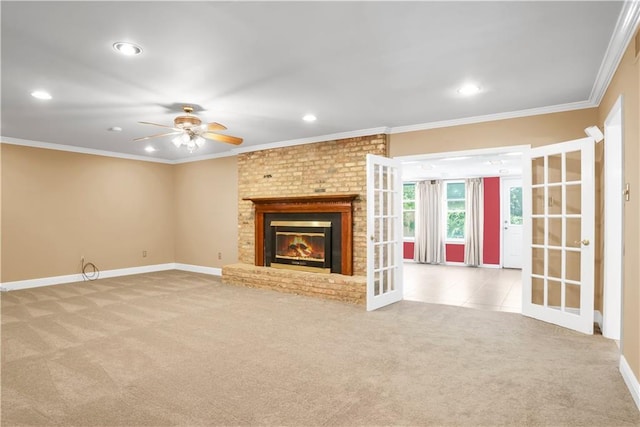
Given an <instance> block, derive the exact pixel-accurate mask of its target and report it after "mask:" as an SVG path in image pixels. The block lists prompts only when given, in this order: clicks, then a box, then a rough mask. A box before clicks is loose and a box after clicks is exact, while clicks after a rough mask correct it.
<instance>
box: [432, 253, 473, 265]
mask: <svg viewBox="0 0 640 427" xmlns="http://www.w3.org/2000/svg"><path fill="white" fill-rule="evenodd" d="M445 252H446V251H445ZM445 255H446V254H445ZM438 265H453V266H457V267H469V266H468V265H467V264H465V263H464V262H458V261H445V262H444V263H443V264H438Z"/></svg>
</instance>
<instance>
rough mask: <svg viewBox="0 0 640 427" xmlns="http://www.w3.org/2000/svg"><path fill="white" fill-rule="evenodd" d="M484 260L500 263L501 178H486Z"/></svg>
mask: <svg viewBox="0 0 640 427" xmlns="http://www.w3.org/2000/svg"><path fill="white" fill-rule="evenodd" d="M483 182H484V240H483V242H482V245H483V246H482V262H483V263H484V264H500V178H498V177H496V178H484V179H483Z"/></svg>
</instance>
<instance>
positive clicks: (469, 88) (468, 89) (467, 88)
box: [458, 84, 480, 96]
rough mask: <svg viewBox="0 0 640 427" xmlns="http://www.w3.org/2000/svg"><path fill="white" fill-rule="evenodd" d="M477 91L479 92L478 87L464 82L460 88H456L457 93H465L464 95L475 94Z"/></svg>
mask: <svg viewBox="0 0 640 427" xmlns="http://www.w3.org/2000/svg"><path fill="white" fill-rule="evenodd" d="M478 92H480V87H479V86H478V85H474V84H466V85H464V86H462V87H461V88H460V89H458V93H459V94H460V95H466V96H468V95H475V94H476V93H478Z"/></svg>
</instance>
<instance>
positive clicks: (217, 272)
mask: <svg viewBox="0 0 640 427" xmlns="http://www.w3.org/2000/svg"><path fill="white" fill-rule="evenodd" d="M174 266H175V269H176V270H182V271H190V272H192V273H202V274H209V275H211V276H222V269H221V268H216V267H204V266H201V265H193V264H180V263H175V264H174Z"/></svg>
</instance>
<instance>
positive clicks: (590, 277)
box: [522, 138, 595, 334]
mask: <svg viewBox="0 0 640 427" xmlns="http://www.w3.org/2000/svg"><path fill="white" fill-rule="evenodd" d="M523 184H524V185H523V208H524V215H523V216H524V230H525V231H524V237H525V245H524V263H523V275H522V276H523V285H522V314H524V315H526V316H530V317H534V318H536V319H539V320H543V321H545V322H550V323H554V324H556V325H559V326H563V327H566V328H570V329H573V330H576V331H579V332H583V333H585V334H592V333H593V309H594V305H593V300H594V284H593V281H594V248H595V244H594V238H595V230H594V210H595V187H594V185H595V183H594V141H593V139H592V138H583V139H579V140H575V141H569V142H563V143H560V144H554V145H547V146H544V147H539V148H534V149H531V150H530V154H529V156H528V158H525V162H524V171H523Z"/></svg>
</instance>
